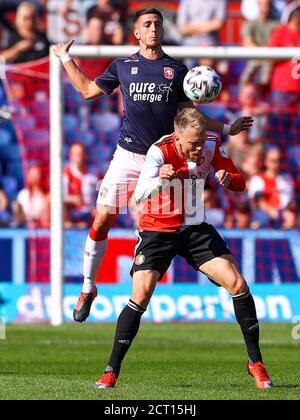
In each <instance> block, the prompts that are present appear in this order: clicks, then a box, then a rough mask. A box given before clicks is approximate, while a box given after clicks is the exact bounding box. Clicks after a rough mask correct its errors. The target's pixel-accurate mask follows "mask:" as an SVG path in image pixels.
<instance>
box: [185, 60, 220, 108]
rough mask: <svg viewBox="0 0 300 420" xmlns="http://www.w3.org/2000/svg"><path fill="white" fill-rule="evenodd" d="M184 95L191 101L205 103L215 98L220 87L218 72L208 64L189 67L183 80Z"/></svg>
mask: <svg viewBox="0 0 300 420" xmlns="http://www.w3.org/2000/svg"><path fill="white" fill-rule="evenodd" d="M183 89H184V92H185V94H186V96H187V97H188V98H189V99H191V100H192V101H193V102H197V103H203V104H207V103H209V102H212V101H213V100H214V99H216V98H217V97H218V96H219V94H220V92H221V89H222V82H221V79H220V76H219V75H218V73H217V72H216V71H215V70H214V69H212V68H211V67H208V66H197V67H193V68H192V69H190V71H189V72H188V73H187V75H186V76H185V78H184V81H183Z"/></svg>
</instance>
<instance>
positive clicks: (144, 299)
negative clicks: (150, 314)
mask: <svg viewBox="0 0 300 420" xmlns="http://www.w3.org/2000/svg"><path fill="white" fill-rule="evenodd" d="M151 295H152V294H151V293H150V292H148V291H147V290H140V291H139V292H136V293H135V294H134V295H133V296H132V300H133V301H134V302H135V303H137V304H138V305H140V306H142V307H143V308H145V309H146V308H147V306H148V304H149V302H150V299H151Z"/></svg>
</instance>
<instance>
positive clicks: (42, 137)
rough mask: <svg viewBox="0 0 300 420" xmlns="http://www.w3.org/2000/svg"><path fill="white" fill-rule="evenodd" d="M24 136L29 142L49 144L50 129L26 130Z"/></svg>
mask: <svg viewBox="0 0 300 420" xmlns="http://www.w3.org/2000/svg"><path fill="white" fill-rule="evenodd" d="M24 136H25V139H26V140H27V141H29V142H30V141H36V142H39V143H41V142H47V143H48V142H49V129H43V128H41V129H34V130H24Z"/></svg>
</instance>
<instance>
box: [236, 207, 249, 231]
mask: <svg viewBox="0 0 300 420" xmlns="http://www.w3.org/2000/svg"><path fill="white" fill-rule="evenodd" d="M233 227H234V228H236V229H250V228H251V207H250V205H249V203H240V204H239V205H238V206H237V207H236V209H235V211H234V224H233Z"/></svg>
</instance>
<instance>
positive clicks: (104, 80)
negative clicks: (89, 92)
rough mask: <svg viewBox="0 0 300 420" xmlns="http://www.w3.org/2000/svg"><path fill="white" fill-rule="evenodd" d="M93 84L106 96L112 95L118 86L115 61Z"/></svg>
mask: <svg viewBox="0 0 300 420" xmlns="http://www.w3.org/2000/svg"><path fill="white" fill-rule="evenodd" d="M95 83H96V85H97V86H99V88H100V89H101V90H103V92H104V93H106V94H107V95H110V94H111V93H113V91H114V90H115V89H116V88H117V87H118V86H119V85H120V81H119V76H118V66H117V60H114V61H113V62H112V63H111V64H110V65H109V66H108V68H107V69H106V70H105V72H104V73H103V74H102V75H101V76H99V77H96V79H95Z"/></svg>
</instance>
